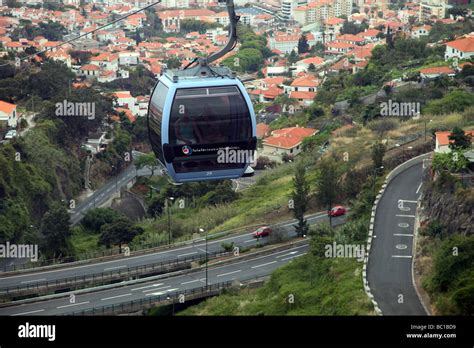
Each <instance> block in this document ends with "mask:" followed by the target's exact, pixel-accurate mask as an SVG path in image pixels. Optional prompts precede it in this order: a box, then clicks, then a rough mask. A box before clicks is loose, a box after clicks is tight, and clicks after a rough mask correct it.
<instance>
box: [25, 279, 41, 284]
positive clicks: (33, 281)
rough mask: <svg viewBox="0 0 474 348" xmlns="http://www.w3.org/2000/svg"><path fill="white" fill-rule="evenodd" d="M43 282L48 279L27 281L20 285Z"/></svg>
mask: <svg viewBox="0 0 474 348" xmlns="http://www.w3.org/2000/svg"><path fill="white" fill-rule="evenodd" d="M43 280H46V279H45V278H41V279H34V280H25V281H24V282H20V284H28V283H36V282H42V281H43Z"/></svg>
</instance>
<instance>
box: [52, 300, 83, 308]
mask: <svg viewBox="0 0 474 348" xmlns="http://www.w3.org/2000/svg"><path fill="white" fill-rule="evenodd" d="M88 303H90V302H89V301H86V302H80V303H72V304H68V305H64V306H59V307H56V308H58V309H59V308H66V307H72V306H80V305H83V304H88Z"/></svg>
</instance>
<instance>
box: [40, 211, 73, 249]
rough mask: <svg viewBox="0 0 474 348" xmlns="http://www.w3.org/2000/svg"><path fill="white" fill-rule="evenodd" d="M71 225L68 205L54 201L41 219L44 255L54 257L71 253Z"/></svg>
mask: <svg viewBox="0 0 474 348" xmlns="http://www.w3.org/2000/svg"><path fill="white" fill-rule="evenodd" d="M69 226H70V221H69V213H68V211H67V209H66V206H65V205H64V204H61V203H54V204H53V205H52V206H51V208H50V209H49V210H48V211H47V212H46V214H44V216H43V218H42V220H41V228H40V232H41V235H42V236H43V240H42V246H41V250H42V254H43V255H45V256H46V257H52V258H57V257H62V256H66V255H70V253H71V247H70V243H69V237H70V236H71V229H70V227H69Z"/></svg>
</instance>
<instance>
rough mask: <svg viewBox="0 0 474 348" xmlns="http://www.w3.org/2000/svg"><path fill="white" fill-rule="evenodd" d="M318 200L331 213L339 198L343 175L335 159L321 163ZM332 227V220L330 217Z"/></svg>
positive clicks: (317, 184)
mask: <svg viewBox="0 0 474 348" xmlns="http://www.w3.org/2000/svg"><path fill="white" fill-rule="evenodd" d="M316 187H317V192H318V200H319V201H320V203H321V204H322V205H323V206H324V207H326V210H327V211H328V212H329V210H331V208H332V205H333V204H334V203H335V202H336V199H337V198H338V196H339V191H340V187H341V173H340V171H339V165H338V163H337V162H336V160H335V159H334V158H333V157H326V158H324V159H322V160H321V161H320V163H319V177H318V179H317V181H316ZM329 224H330V226H331V227H332V218H331V216H329Z"/></svg>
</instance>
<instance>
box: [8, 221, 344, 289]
mask: <svg viewBox="0 0 474 348" xmlns="http://www.w3.org/2000/svg"><path fill="white" fill-rule="evenodd" d="M307 220H308V223H309V224H310V225H312V224H316V223H321V222H324V221H328V217H327V215H326V214H324V213H317V214H312V215H308V216H307ZM344 221H345V217H344V216H339V217H337V218H333V224H334V225H338V224H342V223H344ZM295 223H296V220H289V221H286V222H283V223H281V224H280V226H281V227H282V228H283V230H284V231H286V233H287V234H288V236H290V237H294V236H295V229H294V227H293V225H294V224H295ZM267 240H268V238H267V237H265V238H263V239H262V240H261V241H260V243H262V244H265V243H266V241H267ZM224 241H225V242H227V243H230V242H234V245H235V246H239V247H250V246H253V245H255V244H256V243H257V241H256V239H255V238H254V237H253V235H252V231H249V233H245V234H240V235H237V236H231V237H226V238H222V239H216V240H209V241H208V252H209V253H212V252H218V251H222V250H223V249H222V246H221V244H222V242H224ZM205 254H206V253H205V242H204V241H203V240H202V238H201V239H198V240H197V241H190V242H189V243H188V244H186V245H185V246H181V247H177V248H172V249H169V250H164V251H159V252H155V253H151V254H145V255H138V256H129V257H125V256H124V257H123V258H120V259H116V260H111V261H103V262H98V263H91V264H86V265H80V266H71V267H68V268H61V269H56V270H49V271H37V272H33V273H28V274H20V275H14V276H8V277H1V278H0V279H1V282H0V283H1V284H0V293H1V291H2V289H5V288H8V287H16V286H18V285H26V284H28V285H30V286H33V285H34V284H37V283H44V282H46V281H49V282H51V281H55V280H58V279H64V278H67V277H81V276H84V275H91V274H97V273H102V272H109V271H116V272H119V271H120V270H121V271H123V270H124V269H126V268H132V267H137V266H143V265H149V264H152V263H157V262H163V261H169V260H176V259H182V258H185V257H188V258H189V257H195V256H199V255H205Z"/></svg>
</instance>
